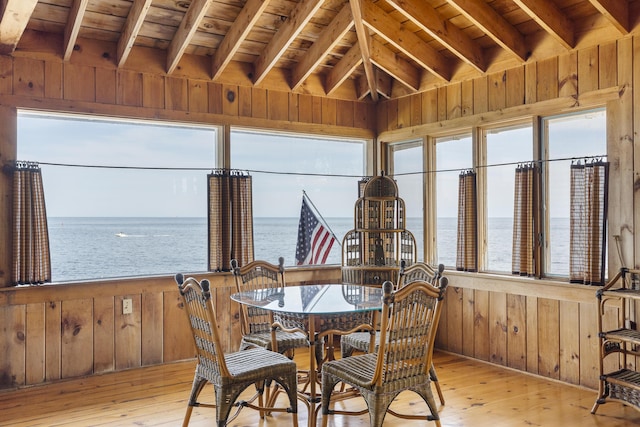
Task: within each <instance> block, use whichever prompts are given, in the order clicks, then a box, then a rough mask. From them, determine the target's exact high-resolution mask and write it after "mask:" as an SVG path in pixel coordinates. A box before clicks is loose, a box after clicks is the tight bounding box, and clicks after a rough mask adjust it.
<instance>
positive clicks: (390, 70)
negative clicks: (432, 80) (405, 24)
mask: <svg viewBox="0 0 640 427" xmlns="http://www.w3.org/2000/svg"><path fill="white" fill-rule="evenodd" d="M371 62H373V63H374V64H375V65H376V66H378V67H379V68H381V69H383V70H384V71H385V72H386V73H387V74H390V75H391V77H393V78H395V79H396V80H398V81H399V82H400V83H402V84H404V85H405V86H407V87H408V88H409V89H410V90H411V91H412V92H417V91H418V89H419V88H420V71H419V70H418V69H417V68H416V67H414V66H413V65H411V64H410V63H409V62H408V61H405V60H404V59H402V58H398V56H397V55H396V54H395V53H394V52H393V51H392V50H391V49H389V48H388V47H386V46H385V45H383V44H382V43H380V42H379V41H376V40H375V39H371Z"/></svg>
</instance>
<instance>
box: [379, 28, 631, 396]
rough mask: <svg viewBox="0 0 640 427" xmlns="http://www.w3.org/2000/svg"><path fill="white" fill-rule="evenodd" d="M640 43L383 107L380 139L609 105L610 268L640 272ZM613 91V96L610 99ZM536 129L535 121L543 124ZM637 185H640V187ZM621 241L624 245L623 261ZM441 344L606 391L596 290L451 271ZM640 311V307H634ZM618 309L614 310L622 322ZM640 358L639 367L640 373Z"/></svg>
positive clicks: (610, 45) (586, 52)
mask: <svg viewBox="0 0 640 427" xmlns="http://www.w3.org/2000/svg"><path fill="white" fill-rule="evenodd" d="M639 46H640V38H638V37H632V36H628V37H625V38H622V39H619V40H617V41H615V42H607V43H606V44H601V45H599V46H592V47H588V48H585V49H580V50H577V51H574V52H570V53H566V54H564V55H561V56H557V57H553V58H550V59H545V60H542V61H538V62H531V63H526V64H524V65H522V66H519V67H517V68H513V69H509V70H506V71H500V72H497V73H488V74H487V75H486V76H483V77H480V78H476V79H473V80H467V81H463V82H457V83H452V84H449V85H447V86H444V87H439V88H435V89H431V90H427V91H425V92H421V93H418V94H415V95H411V96H406V97H403V98H399V99H394V100H388V101H385V102H382V103H381V104H380V105H379V106H378V110H377V116H378V132H379V138H380V139H381V140H382V141H383V143H384V142H396V141H402V140H409V139H414V140H415V138H416V137H425V136H437V135H438V134H441V133H442V132H443V130H444V131H446V132H449V133H451V132H456V131H457V130H463V131H466V132H469V131H471V130H472V129H473V128H474V127H477V126H483V125H488V124H492V123H500V122H508V121H509V120H515V119H518V118H523V117H525V118H526V117H528V118H532V119H535V116H536V115H552V114H558V113H566V112H571V111H577V110H579V109H583V108H592V107H596V106H599V107H606V109H607V152H608V156H609V158H608V160H609V162H610V163H611V168H610V193H609V223H608V233H609V234H608V241H609V246H608V264H609V276H610V277H612V276H613V275H614V274H615V272H617V271H618V269H619V268H620V266H621V265H623V264H624V265H625V266H627V267H636V268H637V267H638V265H639V263H640V259H639V258H640V251H639V250H638V248H640V238H639V237H638V233H635V229H636V227H635V225H636V224H639V225H640V209H636V207H637V206H640V197H638V191H640V186H639V185H638V180H637V176H638V175H639V174H640V149H639V150H635V146H636V145H638V144H636V143H635V133H636V131H635V129H638V128H639V126H640V124H639V123H638V120H639V119H638V117H637V116H638V115H637V114H635V108H634V104H635V105H640V104H638V102H640V90H635V91H634V90H633V87H634V85H636V86H638V87H640V67H639V65H640V55H638V54H636V52H637V51H638V47H639ZM605 93H609V94H611V93H613V94H614V96H613V98H610V97H609V96H608V95H607V96H601V95H602V94H605ZM534 122H535V121H534ZM634 186H635V187H634ZM616 242H619V244H620V252H621V253H622V260H621V258H620V257H619V256H618V248H617V246H616ZM449 283H450V285H451V286H450V288H449V291H448V294H447V297H446V298H447V300H446V303H445V309H444V311H443V316H442V320H441V325H440V329H439V335H438V340H437V346H438V347H439V348H442V349H444V350H448V351H452V352H454V353H458V354H464V355H466V356H470V357H474V358H477V359H480V360H485V361H488V362H492V363H496V364H499V365H504V366H509V367H512V368H515V369H519V370H522V371H527V372H532V373H535V374H539V375H542V376H545V377H549V378H553V379H558V380H562V381H566V382H569V383H572V384H580V385H584V386H587V387H594V388H595V387H597V381H598V337H597V318H596V314H597V312H596V298H595V288H591V287H585V288H579V287H575V286H573V285H569V284H566V283H560V282H555V283H554V282H547V281H537V280H533V279H532V280H525V281H522V280H521V279H509V278H508V277H507V278H505V277H494V276H491V275H486V274H485V275H483V274H458V273H451V274H450V282H449ZM635 312H636V313H640V305H638V306H636V307H635ZM616 313H617V312H616V311H615V310H609V311H608V312H607V319H606V322H607V323H608V324H609V325H612V324H613V320H614V319H615V316H616ZM637 362H638V361H636V360H630V361H629V365H630V366H634V365H635V364H636V363H637Z"/></svg>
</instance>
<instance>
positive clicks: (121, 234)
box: [116, 231, 127, 237]
mask: <svg viewBox="0 0 640 427" xmlns="http://www.w3.org/2000/svg"><path fill="white" fill-rule="evenodd" d="M116 237H127V235H126V234H125V233H123V232H122V231H121V232H119V233H116Z"/></svg>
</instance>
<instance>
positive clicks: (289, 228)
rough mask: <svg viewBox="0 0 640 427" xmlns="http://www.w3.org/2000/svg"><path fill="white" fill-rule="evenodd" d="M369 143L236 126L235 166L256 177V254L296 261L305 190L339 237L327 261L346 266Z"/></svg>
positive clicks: (233, 141) (289, 262)
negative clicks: (345, 242) (345, 241)
mask: <svg viewBox="0 0 640 427" xmlns="http://www.w3.org/2000/svg"><path fill="white" fill-rule="evenodd" d="M364 150H365V144H364V141H353V140H339V139H328V138H324V139H323V138H317V137H308V136H301V135H286V134H277V135H276V134H270V133H265V132H260V133H257V132H250V131H246V130H232V132H231V165H232V167H233V168H234V169H240V170H248V171H249V173H250V174H251V175H252V177H253V179H252V181H253V216H254V248H255V258H256V259H263V260H266V261H269V262H272V263H276V262H277V259H278V257H279V256H282V257H284V260H285V265H294V264H295V251H296V242H297V237H298V234H297V233H298V220H299V217H300V207H301V205H302V192H303V190H304V191H305V192H306V193H307V196H308V197H309V199H310V200H311V202H312V203H313V205H314V206H315V208H316V209H317V211H318V213H319V214H320V215H321V216H322V218H324V220H325V221H326V223H327V225H328V226H329V228H330V229H331V230H332V231H333V233H334V234H335V236H336V237H337V241H338V242H337V244H334V246H333V248H332V249H331V252H330V254H329V257H328V258H327V264H341V262H342V251H341V248H340V244H341V243H342V238H343V237H344V235H345V234H346V232H347V231H349V230H351V229H352V228H353V226H354V222H353V221H354V220H353V212H354V203H355V202H356V200H357V199H358V181H359V180H360V178H361V177H362V176H363V174H364V170H365V164H364V158H365V157H364V153H365V151H364Z"/></svg>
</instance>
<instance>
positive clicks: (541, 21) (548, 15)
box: [513, 0, 626, 49]
mask: <svg viewBox="0 0 640 427" xmlns="http://www.w3.org/2000/svg"><path fill="white" fill-rule="evenodd" d="M623 1H626V0H623ZM513 2H514V3H515V4H517V5H518V6H520V8H521V9H522V10H523V11H525V12H526V13H527V14H528V15H529V16H530V17H531V19H533V20H534V21H536V22H537V23H538V25H540V26H541V27H542V28H543V29H544V30H545V31H546V32H548V33H549V34H551V36H553V38H555V39H556V40H557V41H558V42H560V44H561V45H563V46H564V47H565V48H567V49H573V47H574V46H575V36H574V32H573V22H571V20H569V18H567V16H566V15H565V14H564V13H562V11H561V10H560V8H558V6H557V5H556V4H555V3H554V2H553V0H513Z"/></svg>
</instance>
